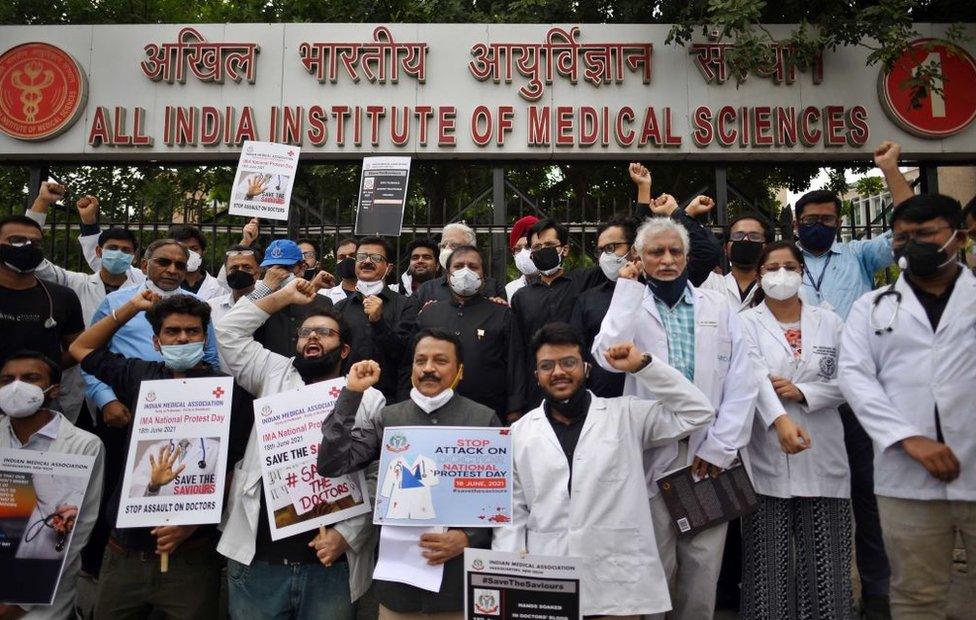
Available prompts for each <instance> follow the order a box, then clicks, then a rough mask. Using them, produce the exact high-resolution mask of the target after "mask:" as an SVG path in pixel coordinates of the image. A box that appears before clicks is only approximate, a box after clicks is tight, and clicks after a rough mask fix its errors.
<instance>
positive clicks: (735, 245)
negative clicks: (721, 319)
mask: <svg viewBox="0 0 976 620" xmlns="http://www.w3.org/2000/svg"><path fill="white" fill-rule="evenodd" d="M770 233H771V231H770V230H769V229H768V228H767V224H766V221H765V220H764V219H762V216H760V215H758V214H756V213H743V214H741V215H739V216H737V217H736V218H735V219H733V220H732V223H731V224H729V236H728V240H727V241H726V242H725V256H726V258H728V259H729V264H730V265H731V269H730V270H729V273H727V274H725V275H724V276H720V275H718V274H717V273H713V274H711V275H709V276H708V279H707V280H705V281H704V282H703V283H702V288H710V289H712V290H715V291H719V292H720V293H726V294H727V295H728V297H729V303H730V304H732V307H733V308H739V309H740V310H741V309H744V308H748V307H749V306H750V305H751V304H752V297H753V295H754V294H755V292H756V283H757V272H758V270H759V255H760V254H762V251H763V248H764V247H766V242H767V241H769V240H771V239H772V235H771V234H770Z"/></svg>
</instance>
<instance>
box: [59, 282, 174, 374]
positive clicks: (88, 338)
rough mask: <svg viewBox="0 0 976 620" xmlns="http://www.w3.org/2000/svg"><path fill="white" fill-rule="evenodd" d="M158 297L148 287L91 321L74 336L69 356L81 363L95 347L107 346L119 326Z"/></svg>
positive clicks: (147, 307) (142, 310)
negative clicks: (100, 317)
mask: <svg viewBox="0 0 976 620" xmlns="http://www.w3.org/2000/svg"><path fill="white" fill-rule="evenodd" d="M159 299H160V297H159V295H157V294H156V293H153V292H152V291H150V290H149V289H145V290H143V291H140V292H139V293H138V294H136V295H135V296H134V297H132V299H130V300H129V301H127V302H125V303H124V304H122V305H121V306H120V307H119V308H118V309H116V310H114V311H113V312H112V313H111V314H109V315H108V316H105V317H104V318H102V319H100V320H99V321H98V322H96V323H93V324H92V326H91V327H89V328H88V329H86V330H85V331H83V332H82V333H81V335H80V336H78V337H77V338H75V341H74V342H72V343H71V347H70V348H69V349H68V352H69V353H71V357H73V358H75V361H76V362H78V363H81V360H83V359H85V358H86V357H88V355H89V354H90V353H91V352H92V351H94V350H95V349H101V348H103V347H106V346H108V343H109V341H110V340H111V339H112V336H114V335H115V332H116V331H118V329H119V328H120V327H122V326H123V325H125V324H126V323H128V322H129V321H130V320H131V319H132V317H134V316H135V315H137V314H139V313H140V312H145V311H146V310H148V309H149V308H150V307H151V306H152V305H153V304H154V303H155V302H156V301H158V300H159Z"/></svg>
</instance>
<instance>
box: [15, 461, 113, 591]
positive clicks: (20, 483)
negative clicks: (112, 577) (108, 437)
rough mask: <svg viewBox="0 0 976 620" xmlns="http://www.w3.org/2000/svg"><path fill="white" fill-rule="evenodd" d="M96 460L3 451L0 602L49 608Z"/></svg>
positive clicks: (59, 579)
mask: <svg viewBox="0 0 976 620" xmlns="http://www.w3.org/2000/svg"><path fill="white" fill-rule="evenodd" d="M94 467H95V457H94V456H88V455H84V454H60V453H54V452H38V451H37V450H12V449H3V450H0V574H2V575H3V579H0V602H3V603H9V604H13V605H17V604H20V605H50V604H51V603H52V602H54V595H55V594H56V593H57V589H58V583H59V582H60V581H61V573H62V572H63V570H64V562H65V559H66V557H67V554H68V549H69V548H70V547H71V539H72V538H73V537H74V532H75V524H76V523H78V519H79V518H80V515H81V509H82V507H83V506H84V500H85V492H86V491H87V489H88V482H89V478H90V477H91V474H92V470H93V469H94Z"/></svg>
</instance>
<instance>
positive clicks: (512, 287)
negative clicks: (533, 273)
mask: <svg viewBox="0 0 976 620" xmlns="http://www.w3.org/2000/svg"><path fill="white" fill-rule="evenodd" d="M526 284H528V282H526V280H525V276H519V277H517V278H515V279H514V280H512V281H511V282H509V283H508V284H506V285H505V298H506V299H508V303H512V295H514V294H515V291H517V290H519V289H520V288H522V287H523V286H525V285H526Z"/></svg>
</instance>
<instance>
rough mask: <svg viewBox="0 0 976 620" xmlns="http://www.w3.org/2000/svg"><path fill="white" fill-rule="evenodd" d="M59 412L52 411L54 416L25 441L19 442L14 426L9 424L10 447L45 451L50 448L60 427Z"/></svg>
mask: <svg viewBox="0 0 976 620" xmlns="http://www.w3.org/2000/svg"><path fill="white" fill-rule="evenodd" d="M61 417H62V416H61V414H60V413H58V412H54V416H52V417H51V420H50V421H49V422H48V423H47V424H45V425H44V426H42V427H41V428H39V429H38V430H37V431H35V432H34V434H33V435H31V436H30V437H28V438H27V443H23V444H22V443H20V440H19V439H17V434H16V433H15V432H14V427H13V426H12V425H11V426H9V430H10V447H11V448H17V449H19V450H37V451H38V452H47V451H48V450H50V449H51V444H52V443H54V440H55V439H57V438H58V430H60V428H61Z"/></svg>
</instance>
